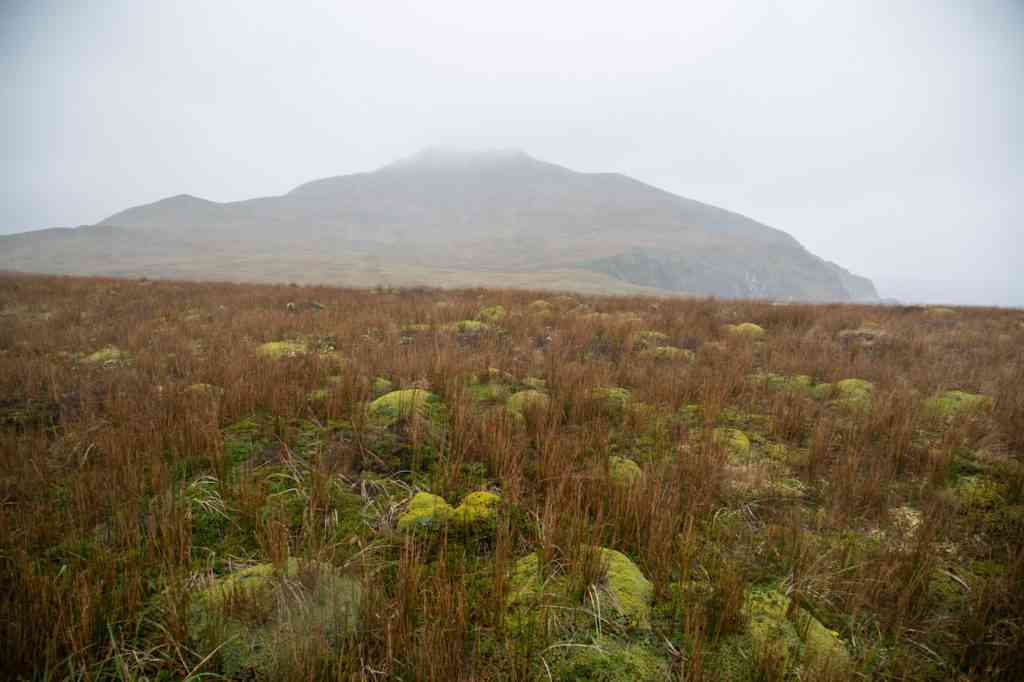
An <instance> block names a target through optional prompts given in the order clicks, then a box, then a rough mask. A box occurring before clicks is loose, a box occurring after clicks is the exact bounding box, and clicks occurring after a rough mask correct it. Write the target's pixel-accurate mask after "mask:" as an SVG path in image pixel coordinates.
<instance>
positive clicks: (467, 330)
mask: <svg viewBox="0 0 1024 682" xmlns="http://www.w3.org/2000/svg"><path fill="white" fill-rule="evenodd" d="M490 328H491V327H490V325H488V324H486V323H485V322H481V321H480V320H459V321H458V322H452V323H451V324H449V325H446V326H445V329H446V330H447V331H449V332H453V333H455V334H483V333H484V332H486V331H488V330H489V329H490Z"/></svg>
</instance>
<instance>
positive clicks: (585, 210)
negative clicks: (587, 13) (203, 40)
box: [0, 149, 877, 301]
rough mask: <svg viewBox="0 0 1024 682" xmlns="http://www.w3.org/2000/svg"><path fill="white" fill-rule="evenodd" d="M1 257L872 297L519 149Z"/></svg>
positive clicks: (307, 188) (141, 211)
mask: <svg viewBox="0 0 1024 682" xmlns="http://www.w3.org/2000/svg"><path fill="white" fill-rule="evenodd" d="M0 246H2V247H3V248H2V249H0V251H2V254H0V268H6V269H12V270H19V271H28V272H49V273H82V274H96V275H151V276H164V277H185V278H217V279H235V280H264V281H266V280H281V279H286V280H293V281H305V282H324V283H335V284H347V285H372V284H379V283H388V284H437V285H475V284H501V285H503V286H548V283H549V282H552V281H557V282H558V283H559V284H560V285H561V286H562V287H563V288H567V289H581V290H593V291H603V292H607V293H639V292H641V291H644V292H648V293H658V292H663V293H664V292H678V293H689V294H696V295H714V296H721V297H729V298H773V299H784V300H805V301H873V300H877V294H876V293H875V290H874V286H873V285H872V284H871V282H870V281H869V280H867V279H864V278H861V277H857V276H855V275H853V274H851V273H849V272H847V271H846V270H843V269H842V268H841V267H839V266H837V265H835V264H833V263H829V262H826V261H824V260H822V259H821V258H819V257H817V256H815V255H814V254H812V253H810V252H809V251H807V250H806V249H804V248H803V247H802V246H801V245H800V244H799V242H797V241H796V240H795V239H793V238H792V237H791V236H790V235H788V234H786V233H785V232H782V231H780V230H777V229H774V228H771V227H768V226H766V225H763V224H761V223H758V222H756V221H754V220H751V219H749V218H746V217H744V216H741V215H738V214H736V213H732V212H729V211H726V210H723V209H720V208H717V207H714V206H710V205H708V204H703V203H700V202H698V201H694V200H691V199H686V198H684V197H680V196H676V195H674V194H671V193H669V192H665V191H663V190H660V189H658V188H656V187H652V186H650V185H647V184H644V183H642V182H639V181H637V180H634V179H632V178H630V177H627V176H624V175H620V174H615V173H579V172H575V171H572V170H569V169H567V168H563V167H561V166H557V165H554V164H550V163H546V162H543V161H539V160H537V159H534V158H532V157H530V156H528V155H526V154H524V153H522V152H518V151H488V152H453V151H449V150H439V149H428V150H426V151H423V152H421V153H419V154H416V155H414V156H412V157H409V158H407V159H403V160H401V161H398V162H395V163H392V164H390V165H387V166H384V167H383V168H380V169H378V170H376V171H373V172H369V173H356V174H351V175H343V176H338V177H333V178H325V179H321V180H316V181H313V182H309V183H306V184H304V185H301V186H299V187H297V188H295V189H293V190H292V191H290V192H288V193H287V194H284V195H281V196H276V197H264V198H258V199H251V200H246V201H238V202H229V203H216V202H212V201H207V200H205V199H201V198H197V197H193V196H189V195H179V196H174V197H170V198H167V199H163V200H161V201H158V202H155V203H152V204H147V205H144V206H137V207H134V208H129V209H127V210H125V211H121V212H120V213H117V214H115V215H112V216H110V217H109V218H107V219H105V220H103V221H101V222H100V223H99V224H98V225H95V226H88V227H81V228H77V229H74V230H47V231H43V232H32V233H22V234H19V235H11V236H7V237H0Z"/></svg>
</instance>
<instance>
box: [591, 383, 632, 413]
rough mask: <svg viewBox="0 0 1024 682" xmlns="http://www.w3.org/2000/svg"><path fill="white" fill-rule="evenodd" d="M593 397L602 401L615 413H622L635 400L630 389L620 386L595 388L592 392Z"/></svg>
mask: <svg viewBox="0 0 1024 682" xmlns="http://www.w3.org/2000/svg"><path fill="white" fill-rule="evenodd" d="M591 395H592V396H593V397H594V398H595V399H597V400H600V401H601V402H602V403H603V404H604V406H605V407H607V408H609V409H611V410H613V411H615V412H621V411H622V410H623V409H625V407H626V405H627V404H628V403H629V402H630V401H631V400H632V399H633V394H632V393H631V392H630V390H629V389H628V388H620V387H618V386H602V387H600V388H595V389H594V390H593V391H592V392H591Z"/></svg>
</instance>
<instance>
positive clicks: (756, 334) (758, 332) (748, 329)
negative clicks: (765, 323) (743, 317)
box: [725, 322, 768, 339]
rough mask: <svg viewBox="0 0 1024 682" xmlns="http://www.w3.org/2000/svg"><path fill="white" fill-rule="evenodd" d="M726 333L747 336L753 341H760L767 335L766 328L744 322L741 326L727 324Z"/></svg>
mask: <svg viewBox="0 0 1024 682" xmlns="http://www.w3.org/2000/svg"><path fill="white" fill-rule="evenodd" d="M725 331H726V333H728V334H731V335H732V336H745V337H748V338H752V339H758V338H761V337H762V336H764V335H765V334H767V333H768V332H766V331H765V330H764V327H762V326H761V325H758V324H754V323H753V322H743V323H741V324H727V325H725Z"/></svg>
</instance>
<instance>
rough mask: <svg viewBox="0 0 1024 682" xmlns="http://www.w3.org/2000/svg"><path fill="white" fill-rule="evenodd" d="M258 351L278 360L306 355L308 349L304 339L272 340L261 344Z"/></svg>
mask: <svg viewBox="0 0 1024 682" xmlns="http://www.w3.org/2000/svg"><path fill="white" fill-rule="evenodd" d="M256 352H257V353H259V354H260V355H262V356H264V357H268V358H273V359H275V360H278V359H280V358H294V357H298V356H300V355H305V354H306V353H307V352H308V349H307V348H306V344H305V343H303V342H302V341H270V342H268V343H264V344H262V345H260V347H259V348H257V349H256Z"/></svg>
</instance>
